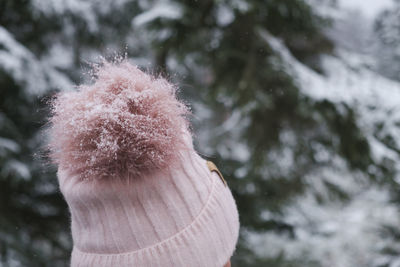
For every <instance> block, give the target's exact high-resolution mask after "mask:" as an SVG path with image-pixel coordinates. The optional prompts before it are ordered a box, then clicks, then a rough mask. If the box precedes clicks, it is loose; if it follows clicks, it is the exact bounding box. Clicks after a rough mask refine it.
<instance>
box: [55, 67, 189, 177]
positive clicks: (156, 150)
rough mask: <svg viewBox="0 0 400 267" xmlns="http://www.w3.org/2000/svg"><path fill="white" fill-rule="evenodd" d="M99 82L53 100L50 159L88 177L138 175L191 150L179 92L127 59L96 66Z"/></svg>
mask: <svg viewBox="0 0 400 267" xmlns="http://www.w3.org/2000/svg"><path fill="white" fill-rule="evenodd" d="M93 72H94V79H95V82H94V84H92V85H81V86H79V87H78V90H77V91H72V92H61V93H59V94H58V95H57V96H56V98H55V99H54V100H53V102H52V117H51V118H50V121H49V122H50V123H51V127H50V142H49V148H50V153H51V154H50V155H51V158H52V159H53V161H54V162H55V163H56V164H58V165H59V166H63V167H64V168H67V169H68V170H70V171H73V172H74V173H78V174H79V175H80V177H82V178H84V179H92V178H105V177H115V176H116V177H125V176H126V175H127V174H129V173H130V174H133V175H140V174H141V173H143V172H145V171H148V170H151V169H154V168H163V167H165V166H166V165H167V164H170V163H171V162H172V161H173V160H174V159H175V158H176V157H175V155H177V154H178V153H177V150H179V149H182V148H185V147H188V144H187V143H185V142H184V140H183V138H182V135H183V134H187V133H188V131H189V123H188V122H187V120H186V115H187V114H189V110H188V108H187V107H186V106H185V105H184V104H183V103H182V102H180V101H178V100H177V98H176V88H175V87H174V86H173V85H172V84H170V83H169V82H167V81H166V80H165V79H163V78H156V77H152V76H150V75H148V74H146V73H144V72H142V71H141V70H139V69H138V68H137V67H136V66H133V65H132V64H130V63H129V62H127V61H126V60H123V61H120V62H114V63H110V62H104V63H103V64H101V65H99V66H97V67H96V68H94V71H93Z"/></svg>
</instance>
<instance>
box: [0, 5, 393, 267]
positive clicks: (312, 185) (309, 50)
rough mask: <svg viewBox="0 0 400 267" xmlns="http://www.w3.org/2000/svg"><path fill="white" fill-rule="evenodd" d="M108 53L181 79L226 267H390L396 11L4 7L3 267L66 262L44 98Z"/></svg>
mask: <svg viewBox="0 0 400 267" xmlns="http://www.w3.org/2000/svg"><path fill="white" fill-rule="evenodd" d="M115 52H119V53H123V54H124V53H126V54H127V56H128V58H129V59H130V60H131V61H132V62H134V63H136V64H138V65H139V66H141V67H142V68H143V69H148V70H150V71H152V72H155V73H161V74H163V75H164V76H166V77H168V79H170V80H171V81H173V82H175V83H177V84H178V85H179V87H180V89H181V91H180V94H181V96H182V97H183V98H185V100H187V102H188V103H189V105H190V106H191V108H192V110H193V113H194V116H193V118H192V122H193V126H194V129H195V133H196V140H195V144H196V147H197V148H198V150H199V151H200V152H201V153H202V155H203V156H204V157H209V158H212V159H213V160H214V161H215V162H216V163H217V165H218V166H221V171H222V172H223V173H224V175H225V176H226V178H227V180H228V183H229V185H230V187H231V189H232V191H233V193H234V195H235V198H236V199H237V203H238V207H239V210H240V214H241V215H240V216H241V223H242V227H241V236H240V241H239V245H238V249H237V252H236V253H235V255H234V257H233V259H232V265H233V266H246V267H247V266H249V267H252V266H279V267H281V266H282V267H283V266H285V267H287V266H322V267H353V266H366V267H369V266H371V267H400V210H399V208H400V190H399V184H400V105H399V104H400V75H399V74H400V1H396V0H379V1H378V0H340V1H336V0H307V1H302V0H293V1H282V0H271V1H256V0H248V1H245V0H230V1H226V2H223V1H212V0H210V1H188V2H186V1H178V0H168V1H157V0H140V1H129V0H116V1H112V2H104V1H76V0H67V1H58V0H29V1H22V0H3V1H1V2H0V266H68V258H69V253H70V249H71V240H70V233H69V214H68V210H67V208H66V205H65V203H64V200H63V199H62V197H61V195H60V193H59V191H58V187H57V180H56V177H55V168H54V166H50V165H49V164H48V163H47V161H46V153H45V150H44V145H45V143H46V136H45V135H44V134H43V129H44V128H45V127H46V125H45V123H46V117H47V116H48V106H47V104H46V101H47V99H49V97H51V96H52V94H53V93H54V92H56V91H58V90H74V85H75V84H79V83H82V82H87V80H88V76H87V75H85V73H87V72H88V65H89V64H88V63H89V62H96V61H98V60H99V56H101V55H103V56H106V57H112V56H113V55H114V53H115Z"/></svg>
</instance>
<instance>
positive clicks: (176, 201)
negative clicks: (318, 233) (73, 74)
mask: <svg viewBox="0 0 400 267" xmlns="http://www.w3.org/2000/svg"><path fill="white" fill-rule="evenodd" d="M95 78H96V79H95V82H94V83H93V84H91V85H87V86H80V87H79V90H78V91H69V92H62V93H60V94H59V95H58V96H57V97H56V98H55V99H54V101H53V104H52V105H53V106H52V107H53V109H52V110H53V114H52V117H51V118H50V123H51V125H50V126H51V127H50V131H49V137H50V140H49V148H50V152H51V154H50V155H51V158H52V159H53V160H54V162H55V163H56V164H57V165H58V179H59V183H60V188H61V191H62V193H63V195H64V197H65V199H66V201H67V203H68V205H69V209H70V212H71V219H72V226H71V229H72V237H73V241H74V248H73V252H72V257H71V266H72V267H75V266H99V267H108V266H121V267H123V266H141V267H147V266H163V267H187V266H191V267H229V266H230V257H231V256H232V254H233V252H234V250H235V247H236V243H237V239H238V232H239V218H238V212H237V208H236V204H235V201H234V199H233V197H232V194H231V192H230V190H229V187H228V186H227V184H226V182H225V180H224V179H223V177H222V174H221V173H220V171H219V170H218V169H217V167H216V166H215V165H214V164H213V163H212V162H210V161H207V160H205V159H203V158H202V157H201V156H200V155H199V154H198V153H197V151H196V150H195V149H194V147H193V144H192V133H191V131H190V127H189V122H188V119H187V115H188V114H189V109H188V108H187V107H186V105H184V104H183V103H182V102H181V101H179V100H178V99H177V97H176V88H175V86H173V85H172V84H170V83H169V82H167V81H166V80H165V79H163V78H156V77H153V76H150V75H148V74H146V73H144V72H142V71H141V70H139V69H138V68H137V67H136V66H133V65H131V64H130V63H128V62H127V61H122V62H116V63H104V64H103V65H101V66H100V67H98V68H97V69H95Z"/></svg>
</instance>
